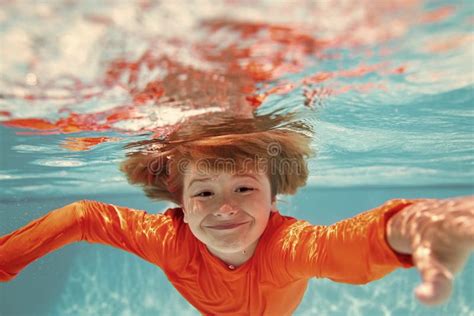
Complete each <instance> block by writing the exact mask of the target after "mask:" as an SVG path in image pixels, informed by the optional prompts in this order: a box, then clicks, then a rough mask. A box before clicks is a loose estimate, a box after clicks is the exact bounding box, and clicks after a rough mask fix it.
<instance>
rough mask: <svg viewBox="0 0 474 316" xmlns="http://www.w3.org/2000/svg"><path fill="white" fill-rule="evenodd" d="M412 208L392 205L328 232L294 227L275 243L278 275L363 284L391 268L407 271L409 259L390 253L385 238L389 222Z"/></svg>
mask: <svg viewBox="0 0 474 316" xmlns="http://www.w3.org/2000/svg"><path fill="white" fill-rule="evenodd" d="M414 202H415V201H413V200H391V201H388V202H387V203H385V204H383V205H381V206H380V207H377V208H375V209H373V210H370V211H367V212H364V213H361V214H359V215H357V216H355V217H352V218H349V219H346V220H343V221H340V222H338V223H335V224H333V225H330V226H313V225H310V224H309V223H307V222H305V221H296V222H295V223H293V224H292V225H290V226H288V227H287V228H285V229H284V230H283V231H282V232H281V237H280V238H277V239H278V240H279V242H278V243H276V247H277V249H276V251H277V252H279V255H278V257H280V258H283V260H282V263H281V267H280V269H279V270H280V272H282V273H283V275H286V277H287V279H290V280H291V279H297V278H310V277H318V278H329V279H331V280H333V281H336V282H344V283H353V284H363V283H367V282H370V281H373V280H376V279H379V278H381V277H383V276H384V275H386V274H388V273H390V272H391V271H393V270H394V269H396V268H399V267H405V268H408V267H412V266H413V263H412V259H411V256H409V255H403V254H399V253H396V252H395V251H393V249H392V248H391V247H390V246H389V244H388V243H387V240H386V235H385V233H386V224H387V221H388V220H389V219H390V217H392V216H393V215H394V214H396V213H398V212H400V211H402V210H403V209H404V208H405V207H407V206H409V205H411V204H413V203H414ZM277 269H278V268H277Z"/></svg>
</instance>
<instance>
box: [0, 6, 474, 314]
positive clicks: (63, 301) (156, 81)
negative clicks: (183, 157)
mask: <svg viewBox="0 0 474 316" xmlns="http://www.w3.org/2000/svg"><path fill="white" fill-rule="evenodd" d="M473 24H474V4H473V3H472V2H471V1H455V2H452V1H450V2H448V1H425V2H423V1H390V2H389V1H386V2H381V1H380V2H376V3H375V4H374V3H373V2H371V1H358V2H357V3H356V2H354V3H353V4H352V3H349V2H343V1H342V2H334V3H331V4H329V2H326V1H320V2H312V1H296V0H295V1H288V2H285V1H278V2H274V1H263V0H262V1H258V2H257V3H254V2H250V1H223V2H219V3H218V4H216V3H214V2H212V1H206V0H196V1H186V2H184V1H183V2H179V1H168V2H161V3H155V2H152V1H138V2H127V1H116V2H112V1H110V2H109V1H104V2H101V3H100V4H97V3H96V2H95V1H72V0H70V1H66V0H65V1H47V2H29V1H16V2H15V1H10V2H6V3H4V4H2V8H0V42H1V43H2V45H1V48H0V73H1V76H0V140H1V146H2V155H1V156H0V192H1V194H0V206H1V207H0V235H4V234H7V233H9V232H11V231H13V230H14V229H16V228H19V227H21V226H22V225H25V224H26V223H28V222H29V221H31V220H33V219H35V218H37V217H39V216H41V215H43V214H45V213H47V212H48V211H50V210H53V209H55V208H58V207H61V206H63V205H66V204H68V203H70V202H73V201H76V200H80V199H96V200H100V201H103V202H108V203H113V204H117V205H123V206H129V207H133V208H137V209H145V210H147V211H149V212H161V211H163V210H165V209H166V208H167V207H169V206H170V204H167V203H164V202H162V203H156V202H151V201H149V200H147V199H146V198H145V196H144V194H143V193H142V191H141V190H140V189H139V188H136V187H131V186H130V185H128V184H127V182H126V180H125V177H124V176H123V175H122V174H121V173H120V172H119V170H118V163H119V162H120V161H121V160H122V159H123V158H124V156H125V153H126V151H125V150H124V149H123V147H124V145H126V144H127V143H130V142H132V141H137V140H144V139H149V138H151V137H157V136H160V135H166V133H167V131H168V129H169V127H170V126H172V125H173V124H175V123H179V120H180V118H182V117H192V116H193V115H196V114H201V113H210V115H212V112H215V111H231V112H234V113H236V114H247V115H248V114H249V113H252V112H255V113H256V114H264V113H268V112H271V111H275V110H279V111H295V112H298V113H302V114H303V115H304V116H305V118H306V120H307V122H309V123H311V124H313V125H314V127H315V131H316V137H315V140H314V144H313V145H314V147H315V148H316V149H317V152H318V154H317V156H316V157H315V158H314V159H312V160H311V161H309V167H310V170H311V174H310V177H309V179H308V185H307V187H305V188H304V189H302V190H301V191H300V192H298V193H297V194H296V195H295V196H291V197H284V196H282V197H280V200H281V201H280V202H279V208H280V210H281V212H282V213H285V214H288V215H291V216H295V217H298V218H303V219H307V220H309V221H310V222H312V223H314V224H331V223H334V222H336V221H338V220H341V219H343V218H347V217H349V216H353V215H356V214H357V213H360V212H362V211H364V210H368V209H370V208H373V207H376V206H378V205H380V204H382V203H383V202H385V201H386V200H388V199H391V198H400V197H404V198H418V197H433V198H445V197H452V196H458V195H472V194H474V181H473V179H474V167H473V165H474V137H473V136H474V122H473V118H474V107H473V104H474V102H473V99H474V98H473V82H474V72H473V64H472V60H473V59H472V58H473V56H474V54H473V53H474V52H473V50H474V48H473V47H474V45H473V39H474V38H473V35H472V27H473ZM419 281H420V279H419V276H418V275H417V273H416V271H415V270H414V269H409V270H397V271H395V272H394V273H392V274H390V275H388V276H387V277H385V278H383V279H381V280H378V281H376V282H373V283H370V284H368V285H364V286H354V285H346V284H337V283H334V282H330V281H328V280H322V279H317V280H312V281H311V283H310V286H309V288H308V290H307V293H306V295H305V297H304V299H303V302H302V303H301V305H300V306H299V308H298V310H297V311H296V313H295V314H296V315H474V286H473V284H474V260H473V258H472V256H471V258H470V259H469V262H468V264H467V265H466V267H465V269H464V271H463V272H462V273H461V274H460V275H459V277H458V278H457V279H456V283H455V288H454V292H453V296H452V298H451V300H450V301H449V303H447V304H446V305H443V306H440V307H436V308H427V307H424V306H422V305H421V304H419V303H418V302H417V301H416V299H415V298H414V296H413V292H412V291H413V289H414V287H415V286H416V285H417V284H418V283H419ZM176 314H179V315H186V314H189V315H197V314H198V313H197V312H196V310H195V309H194V308H193V307H192V306H191V305H190V304H188V303H187V302H186V301H185V300H184V299H183V298H181V296H180V295H179V294H178V292H177V291H176V290H174V288H173V287H172V286H171V285H170V284H169V282H168V281H167V279H166V277H165V275H164V274H163V273H162V272H161V271H160V270H159V269H157V268H156V267H155V266H152V265H151V264H149V263H147V262H144V261H142V260H141V259H139V258H137V257H134V256H132V255H130V254H128V253H123V252H121V251H119V250H117V249H113V248H110V247H105V246H100V245H91V244H86V243H78V244H73V245H69V246H67V247H65V248H63V249H61V250H59V251H56V252H54V253H52V254H50V255H48V256H46V257H44V258H42V259H40V260H38V261H37V262H35V263H33V264H31V265H30V266H29V267H27V268H26V269H25V270H24V271H23V272H22V273H21V274H20V275H19V276H18V277H17V278H16V279H15V280H14V281H12V282H9V283H2V284H0V315H176Z"/></svg>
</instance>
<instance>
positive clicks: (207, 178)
mask: <svg viewBox="0 0 474 316" xmlns="http://www.w3.org/2000/svg"><path fill="white" fill-rule="evenodd" d="M236 177H238V178H246V177H249V178H252V179H254V180H255V181H257V182H258V183H260V181H259V180H258V179H257V177H256V176H254V175H253V174H250V173H249V174H244V175H238V176H236ZM209 180H212V177H205V178H195V179H193V180H191V182H189V184H188V188H190V187H191V185H192V184H193V183H194V182H204V181H209Z"/></svg>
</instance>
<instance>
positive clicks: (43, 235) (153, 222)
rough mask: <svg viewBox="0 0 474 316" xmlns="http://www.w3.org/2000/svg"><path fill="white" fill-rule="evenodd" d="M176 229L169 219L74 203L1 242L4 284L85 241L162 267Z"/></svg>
mask: <svg viewBox="0 0 474 316" xmlns="http://www.w3.org/2000/svg"><path fill="white" fill-rule="evenodd" d="M177 223H178V222H176V221H174V220H173V217H172V216H170V215H169V214H168V215H167V214H166V213H165V214H148V213H146V212H145V211H139V210H133V209H130V208H126V207H119V206H115V205H111V204H105V203H101V202H97V201H78V202H74V203H72V204H69V205H66V206H64V207H61V208H58V209H56V210H54V211H51V212H50V213H48V214H46V215H45V216H43V217H41V218H39V219H37V220H35V221H32V222H31V223H29V224H27V225H26V226H24V227H22V228H20V229H18V230H16V231H14V232H12V233H10V234H8V235H5V236H2V237H0V281H9V280H11V279H13V278H14V277H15V276H16V275H18V273H19V272H20V271H21V270H22V269H23V268H25V267H26V266H27V265H28V264H30V263H31V262H33V261H34V260H36V259H38V258H40V257H42V256H45V255H46V254H48V253H50V252H52V251H54V250H56V249H59V248H61V247H63V246H65V245H67V244H70V243H72V242H77V241H81V240H85V241H88V242H93V243H101V244H107V245H111V246H114V247H117V248H121V249H123V250H126V251H129V252H132V253H134V254H136V255H138V256H140V257H142V258H144V259H145V260H148V261H150V262H152V263H155V264H157V265H158V266H160V267H161V266H162V265H163V263H164V258H165V257H166V256H165V254H166V252H167V250H168V249H169V246H170V245H171V244H172V243H173V242H174V240H175V236H176V227H177V225H178V224H177Z"/></svg>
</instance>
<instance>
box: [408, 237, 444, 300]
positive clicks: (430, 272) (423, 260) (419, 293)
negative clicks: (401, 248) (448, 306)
mask: <svg viewBox="0 0 474 316" xmlns="http://www.w3.org/2000/svg"><path fill="white" fill-rule="evenodd" d="M413 260H414V263H415V265H416V267H417V268H418V270H419V272H420V274H421V279H422V283H421V285H419V286H417V287H416V289H415V295H416V297H417V298H418V300H420V301H421V302H422V303H423V304H426V305H438V304H442V303H444V302H446V301H447V300H448V299H449V297H450V296H451V292H452V289H453V274H452V273H451V271H449V269H448V268H447V267H445V266H444V265H443V264H442V263H441V262H440V261H439V260H438V259H437V258H436V257H435V256H434V254H433V252H432V249H431V247H429V246H419V247H418V248H416V249H415V251H414V252H413Z"/></svg>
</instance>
